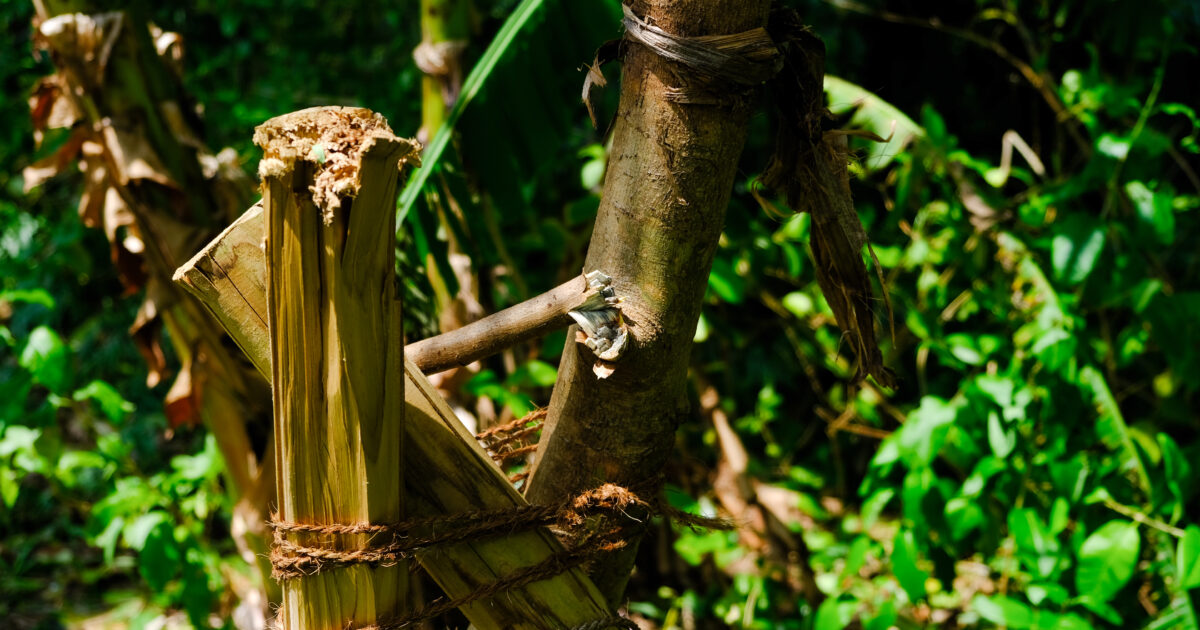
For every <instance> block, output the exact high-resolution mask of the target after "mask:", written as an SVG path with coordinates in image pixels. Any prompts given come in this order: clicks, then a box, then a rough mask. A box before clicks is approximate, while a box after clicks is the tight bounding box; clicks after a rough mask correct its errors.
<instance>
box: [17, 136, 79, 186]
mask: <svg viewBox="0 0 1200 630" xmlns="http://www.w3.org/2000/svg"><path fill="white" fill-rule="evenodd" d="M85 136H86V132H85V131H84V130H83V129H76V130H75V131H74V132H72V133H71V135H70V137H68V138H67V141H66V142H65V143H63V145H62V146H61V147H59V148H58V150H57V151H55V152H54V153H53V154H52V155H48V156H46V157H44V158H42V159H40V160H38V161H36V162H34V163H33V164H30V165H29V166H26V167H25V168H24V170H22V171H21V176H22V177H23V178H24V180H25V192H26V193H28V192H29V191H31V190H33V189H34V188H37V187H38V186H41V185H42V183H43V182H45V181H46V180H48V179H50V178H52V177H54V176H55V175H58V174H59V173H61V172H63V171H64V170H65V169H66V168H67V167H69V166H71V165H72V164H73V163H74V161H75V157H76V156H77V155H78V154H79V149H80V147H82V146H83V142H84V137H85Z"/></svg>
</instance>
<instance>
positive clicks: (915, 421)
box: [888, 396, 961, 466]
mask: <svg viewBox="0 0 1200 630" xmlns="http://www.w3.org/2000/svg"><path fill="white" fill-rule="evenodd" d="M960 407H961V405H960V404H958V403H950V402H947V401H945V400H943V399H941V398H938V397H936V396H925V397H924V398H922V399H921V406H920V407H918V408H917V409H916V410H915V411H913V412H912V413H910V414H909V415H908V420H907V421H906V422H905V423H904V426H902V427H901V428H900V430H899V431H898V432H896V433H895V434H894V438H895V440H896V443H897V446H898V447H899V453H900V455H901V457H903V458H904V459H905V461H906V462H908V464H909V465H910V466H915V465H918V464H928V463H930V462H932V461H933V458H934V457H936V456H937V454H938V451H940V450H941V448H942V444H944V443H945V441H946V432H947V431H949V429H950V425H951V424H953V423H954V421H955V419H956V418H957V417H958V412H959V409H960ZM888 439H889V440H891V439H893V438H888Z"/></svg>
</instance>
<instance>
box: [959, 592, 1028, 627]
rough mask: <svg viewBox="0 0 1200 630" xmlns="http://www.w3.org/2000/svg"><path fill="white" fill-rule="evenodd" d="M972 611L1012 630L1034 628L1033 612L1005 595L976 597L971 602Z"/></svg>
mask: <svg viewBox="0 0 1200 630" xmlns="http://www.w3.org/2000/svg"><path fill="white" fill-rule="evenodd" d="M971 609H972V610H974V611H975V612H977V613H979V616H980V617H983V618H984V619H987V620H988V621H990V622H992V623H994V624H996V625H999V626H1008V627H1009V628H1010V629H1011V630H1023V629H1025V628H1030V627H1032V626H1033V610H1032V609H1030V608H1029V606H1028V605H1026V604H1023V603H1021V602H1019V601H1017V600H1015V599H1013V598H1011V597H1005V596H1003V595H992V596H988V595H976V596H975V599H973V600H971Z"/></svg>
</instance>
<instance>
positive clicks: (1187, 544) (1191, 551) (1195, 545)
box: [1175, 525, 1200, 589]
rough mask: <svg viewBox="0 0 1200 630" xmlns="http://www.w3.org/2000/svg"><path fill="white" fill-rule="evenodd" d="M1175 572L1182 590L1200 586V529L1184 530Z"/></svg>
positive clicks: (1177, 554) (1191, 527) (1177, 552)
mask: <svg viewBox="0 0 1200 630" xmlns="http://www.w3.org/2000/svg"><path fill="white" fill-rule="evenodd" d="M1175 571H1176V574H1177V578H1178V580H1179V587H1180V588H1182V589H1193V588H1196V587H1197V586H1200V527H1196V526H1195V525H1188V526H1187V529H1186V530H1184V533H1183V538H1181V539H1180V540H1179V550H1178V551H1176V553H1175Z"/></svg>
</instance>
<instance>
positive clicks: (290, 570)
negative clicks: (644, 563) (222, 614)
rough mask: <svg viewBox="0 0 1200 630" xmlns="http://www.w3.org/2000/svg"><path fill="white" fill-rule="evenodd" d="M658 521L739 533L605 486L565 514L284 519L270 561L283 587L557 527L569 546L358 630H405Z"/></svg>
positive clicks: (528, 509)
mask: <svg viewBox="0 0 1200 630" xmlns="http://www.w3.org/2000/svg"><path fill="white" fill-rule="evenodd" d="M651 515H662V516H664V517H666V518H669V519H672V520H674V521H676V522H680V523H683V524H686V525H689V526H692V527H706V528H712V529H731V528H732V527H733V525H732V524H731V523H730V522H729V521H726V520H724V519H715V518H707V517H701V516H694V515H691V514H686V513H683V512H680V511H678V510H676V509H674V508H671V507H669V506H667V505H665V503H664V502H662V501H656V502H654V503H649V502H647V501H645V500H643V499H642V498H640V497H639V496H638V495H637V494H635V493H634V492H633V491H631V490H629V489H628V488H623V487H621V486H617V485H614V484H605V485H602V486H600V487H598V488H595V489H593V490H589V491H587V492H584V493H581V494H579V495H578V496H575V497H573V498H571V499H570V500H568V501H565V502H563V503H562V504H561V505H558V506H543V505H525V506H515V507H511V508H500V509H492V510H479V511H476V512H466V513H462V514H452V515H447V516H435V517H426V518H416V519H409V520H406V521H402V522H399V523H361V524H328V525H318V524H311V523H290V522H284V521H280V520H278V519H277V518H276V519H274V520H272V521H271V522H270V526H271V528H272V529H273V530H274V542H275V544H274V546H273V548H272V549H271V556H270V558H271V566H272V569H273V571H272V576H273V577H274V578H275V579H276V580H290V579H296V578H301V577H304V576H309V575H315V574H317V573H320V572H322V571H328V570H331V569H335V568H339V567H345V566H349V565H355V564H367V565H372V566H390V565H394V564H396V563H397V562H399V561H400V560H402V559H409V558H413V557H414V555H415V554H416V553H418V552H420V551H422V550H425V549H431V548H434V547H437V546H439V545H448V544H455V543H460V542H465V541H468V540H479V539H482V538H487V537H493V536H501V535H505V534H509V533H511V532H514V531H523V530H528V529H532V528H535V527H544V526H548V527H551V528H552V529H553V530H555V531H556V532H557V533H559V534H560V535H561V537H562V538H564V539H565V540H566V542H567V543H568V544H569V546H568V548H567V549H565V550H563V551H561V552H559V553H556V554H554V555H551V556H550V557H548V558H546V559H545V560H543V561H541V562H539V563H536V564H533V565H530V566H527V567H523V568H521V569H518V570H516V571H513V572H511V573H509V574H507V575H505V576H503V577H501V578H499V579H497V580H494V581H492V582H488V583H485V584H482V585H480V586H479V588H477V589H475V590H474V591H472V592H470V593H467V594H466V595H463V596H460V597H457V598H454V599H447V600H442V601H438V602H434V603H432V604H429V605H428V606H425V607H423V608H421V609H419V610H417V611H414V612H412V613H409V614H407V615H404V616H402V617H398V618H394V619H390V620H385V621H381V622H380V623H378V624H376V625H374V626H369V627H365V628H358V629H356V630H399V629H401V628H405V627H408V626H410V625H412V624H414V623H417V622H419V621H423V620H425V619H431V618H433V617H437V616H439V615H442V614H444V613H446V612H448V611H450V610H453V609H455V608H460V607H462V606H465V605H466V604H469V603H471V602H474V601H477V600H480V599H486V598H489V597H492V596H494V595H496V594H498V593H502V592H505V591H509V590H512V589H516V588H521V587H523V586H526V585H528V584H531V583H533V582H537V581H540V580H544V579H547V578H550V577H553V576H555V575H558V574H560V573H563V572H565V571H569V570H571V569H574V568H575V567H578V566H580V565H583V564H584V563H586V562H589V561H591V560H593V559H595V558H596V557H598V556H600V555H602V554H605V553H609V552H611V551H615V550H617V549H621V548H623V547H624V546H625V545H626V543H625V539H624V538H625V536H626V535H627V534H628V533H629V531H630V530H631V529H634V528H636V527H640V526H642V525H643V524H644V522H645V519H646V517H648V516H651ZM296 534H300V535H312V534H320V535H323V536H324V538H323V540H325V541H326V542H325V543H324V544H323V545H322V546H313V545H304V544H300V543H297V542H295V541H293V540H290V539H289V538H288V536H289V535H296ZM363 534H365V535H368V537H369V538H368V541H367V542H366V543H365V544H363V545H362V546H361V547H357V548H353V549H338V548H336V547H334V546H332V545H330V544H329V542H328V539H329V538H330V537H333V536H345V535H363ZM618 620H621V618H612V619H608V620H598V621H596V622H590V624H594V623H603V624H607V625H599V626H592V625H589V624H585V626H584V628H585V629H586V628H593V627H594V628H606V627H613V626H617V627H627V626H620V623H619V621H618ZM621 621H627V620H621Z"/></svg>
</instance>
